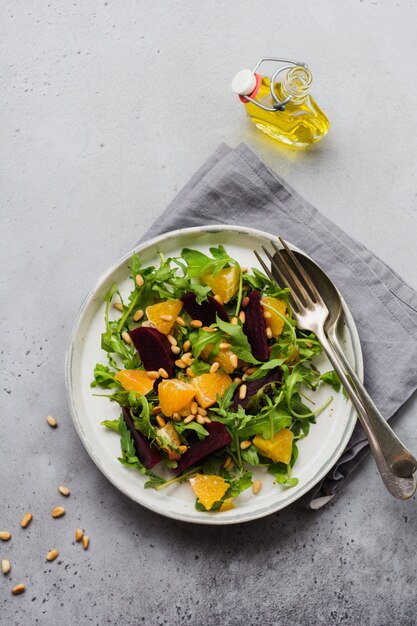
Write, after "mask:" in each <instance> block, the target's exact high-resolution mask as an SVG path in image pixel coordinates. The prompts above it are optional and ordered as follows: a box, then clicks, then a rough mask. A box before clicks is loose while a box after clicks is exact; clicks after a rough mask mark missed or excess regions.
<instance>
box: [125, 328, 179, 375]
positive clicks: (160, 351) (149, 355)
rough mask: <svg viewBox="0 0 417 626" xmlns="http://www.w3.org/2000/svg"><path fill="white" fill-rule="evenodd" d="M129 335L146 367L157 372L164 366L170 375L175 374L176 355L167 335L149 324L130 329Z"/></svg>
mask: <svg viewBox="0 0 417 626" xmlns="http://www.w3.org/2000/svg"><path fill="white" fill-rule="evenodd" d="M129 335H130V336H131V338H132V341H133V343H134V345H135V348H136V350H137V351H138V352H139V356H140V360H141V361H142V363H143V365H144V367H145V369H146V370H147V371H148V372H149V371H151V370H153V371H155V372H157V371H158V370H159V368H161V367H163V368H164V370H165V371H166V372H167V374H168V376H169V377H170V378H172V377H173V376H174V355H173V354H172V352H171V344H170V343H169V341H168V339H167V338H166V336H165V335H163V334H162V333H160V332H159V330H156V328H149V327H147V326H145V327H143V326H140V327H139V328H135V330H132V331H130V333H129Z"/></svg>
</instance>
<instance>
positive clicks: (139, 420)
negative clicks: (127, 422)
mask: <svg viewBox="0 0 417 626" xmlns="http://www.w3.org/2000/svg"><path fill="white" fill-rule="evenodd" d="M134 403H135V409H136V411H138V414H137V412H136V411H135V412H133V411H131V416H132V420H133V423H134V425H135V428H136V429H137V430H138V431H139V432H141V433H142V435H145V437H147V438H148V439H155V438H156V437H157V433H156V429H155V427H154V426H152V424H151V420H150V408H149V403H148V401H147V399H146V398H145V396H143V395H142V394H138V396H137V397H136V398H135V401H134ZM131 406H132V405H131Z"/></svg>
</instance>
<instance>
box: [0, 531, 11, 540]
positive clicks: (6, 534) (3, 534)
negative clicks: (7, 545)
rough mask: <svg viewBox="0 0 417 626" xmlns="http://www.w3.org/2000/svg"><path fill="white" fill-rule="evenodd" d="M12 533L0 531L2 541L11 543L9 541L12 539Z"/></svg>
mask: <svg viewBox="0 0 417 626" xmlns="http://www.w3.org/2000/svg"><path fill="white" fill-rule="evenodd" d="M11 536H12V533H9V531H8V530H2V531H0V539H1V540H2V541H9V539H10V538H11Z"/></svg>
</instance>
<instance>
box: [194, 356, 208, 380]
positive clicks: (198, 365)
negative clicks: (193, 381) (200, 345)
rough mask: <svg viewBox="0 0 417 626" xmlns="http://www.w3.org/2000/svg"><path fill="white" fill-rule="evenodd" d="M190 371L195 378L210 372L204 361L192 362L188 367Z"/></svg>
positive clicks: (195, 360) (196, 360)
mask: <svg viewBox="0 0 417 626" xmlns="http://www.w3.org/2000/svg"><path fill="white" fill-rule="evenodd" d="M190 369H191V371H192V372H193V374H195V375H196V376H200V375H201V374H207V373H208V372H209V371H210V365H209V363H206V362H205V361H201V360H199V359H194V361H193V362H192V363H191V365H190Z"/></svg>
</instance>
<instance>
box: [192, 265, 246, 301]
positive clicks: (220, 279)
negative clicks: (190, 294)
mask: <svg viewBox="0 0 417 626" xmlns="http://www.w3.org/2000/svg"><path fill="white" fill-rule="evenodd" d="M239 279H240V270H239V268H238V267H236V265H232V267H225V268H224V269H223V270H220V272H219V273H218V274H216V276H212V275H211V274H205V275H204V276H202V277H201V280H202V281H203V283H206V285H209V287H211V289H212V291H213V293H217V294H218V295H219V296H220V297H221V299H222V300H223V302H229V300H230V299H231V298H233V296H234V295H235V293H236V292H237V290H238V289H239Z"/></svg>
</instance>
